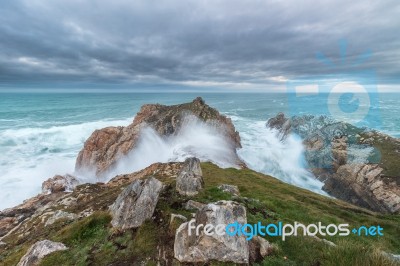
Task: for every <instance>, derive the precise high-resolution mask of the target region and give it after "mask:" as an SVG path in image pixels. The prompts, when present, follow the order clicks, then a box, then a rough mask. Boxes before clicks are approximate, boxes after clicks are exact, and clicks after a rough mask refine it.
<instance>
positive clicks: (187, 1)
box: [0, 0, 400, 91]
mask: <svg viewBox="0 0 400 266" xmlns="http://www.w3.org/2000/svg"><path fill="white" fill-rule="evenodd" d="M368 2H369V3H368ZM399 29H400V3H399V1H398V0H387V1H348V0H331V1H330V0H327V1H295V0H293V1H290V0H282V1H236V0H226V1H219V0H213V1H211V0H210V1H201V0H182V1H175V0H171V1H148V0H130V1H128V0H126V1H125V0H113V1H87V0H86V1H83V0H82V1H78V0H65V1H62V0H60V1H50V0H48V1H44V0H26V1H19V0H14V1H2V4H1V8H0V36H1V39H0V90H1V89H3V90H5V89H13V88H24V89H30V88H48V89H54V90H56V89H99V88H102V89H106V90H112V89H131V90H158V89H165V90H196V89H198V90H201V89H204V90H206V89H208V90H249V91H250V90H256V91H270V90H271V91H272V90H280V89H282V88H284V87H285V84H286V81H287V80H293V79H298V78H301V77H314V76H315V77H319V76H326V75H330V74H336V73H339V74H340V73H345V74H349V73H350V74H349V75H352V73H357V72H359V71H362V70H364V69H372V70H374V71H376V73H377V78H378V83H379V86H380V87H381V88H385V89H390V90H395V89H396V88H397V87H399V88H400V86H397V85H398V83H399V81H400V79H399V78H400V37H399V36H400V35H399ZM346 43H347V45H346ZM322 54H323V55H324V56H326V58H327V59H324V60H318V59H317V57H318V56H316V55H319V58H321V57H323V56H322ZM368 54H369V55H370V56H369V57H367V56H366V55H368ZM327 62H328V63H327Z"/></svg>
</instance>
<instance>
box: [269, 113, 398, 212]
mask: <svg viewBox="0 0 400 266" xmlns="http://www.w3.org/2000/svg"><path fill="white" fill-rule="evenodd" d="M267 126H268V127H270V128H273V129H276V130H278V131H279V133H280V134H281V136H282V137H283V139H284V138H286V136H287V135H288V134H289V133H295V134H297V135H299V136H300V137H301V138H302V140H303V144H304V147H305V159H306V161H307V163H308V167H309V168H310V170H311V171H312V172H313V174H314V175H315V176H316V178H318V179H319V180H321V181H322V182H324V183H325V184H324V186H323V190H325V191H326V192H328V193H329V194H330V195H332V196H334V197H337V198H339V199H342V200H345V201H347V202H350V203H352V204H355V205H358V206H361V207H364V208H368V209H371V210H374V211H379V212H383V213H400V178H399V176H398V172H399V171H400V169H399V168H397V163H396V161H397V158H398V156H400V141H399V140H398V139H396V138H393V137H390V136H388V135H385V134H383V133H380V132H377V131H371V130H367V129H365V128H358V127H355V126H353V125H351V124H348V123H345V122H340V121H336V120H333V119H332V118H329V117H326V116H312V115H305V116H294V117H291V118H287V117H285V116H284V114H282V113H279V114H278V115H277V116H276V117H273V118H271V119H269V120H268V122H267Z"/></svg>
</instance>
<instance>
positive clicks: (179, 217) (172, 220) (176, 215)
mask: <svg viewBox="0 0 400 266" xmlns="http://www.w3.org/2000/svg"><path fill="white" fill-rule="evenodd" d="M176 219H178V220H181V221H184V222H186V221H187V218H186V217H185V216H183V215H180V214H174V213H172V214H171V219H170V221H169V224H172V223H173V222H174V221H175V220H176Z"/></svg>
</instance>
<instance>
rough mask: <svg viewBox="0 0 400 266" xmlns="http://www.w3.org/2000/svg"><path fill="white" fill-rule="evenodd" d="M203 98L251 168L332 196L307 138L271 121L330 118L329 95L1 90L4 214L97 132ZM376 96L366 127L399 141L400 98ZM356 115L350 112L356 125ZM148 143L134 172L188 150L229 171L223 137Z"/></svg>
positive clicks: (70, 168)
mask: <svg viewBox="0 0 400 266" xmlns="http://www.w3.org/2000/svg"><path fill="white" fill-rule="evenodd" d="M197 96H201V97H202V98H203V99H204V100H205V101H206V103H207V104H209V105H210V106H212V107H215V108H217V109H218V110H219V111H220V112H221V113H223V114H225V115H227V116H228V117H230V118H231V119H232V121H233V123H234V124H235V127H236V129H237V130H238V131H239V133H240V136H241V139H242V146H243V148H242V149H241V150H239V151H238V153H239V156H240V157H241V158H242V159H243V160H244V161H245V162H246V163H247V165H248V166H249V167H250V168H252V169H254V170H256V171H260V172H263V173H266V174H270V175H272V176H274V177H276V178H279V179H281V180H283V181H284V182H287V183H290V184H293V185H296V186H299V187H303V188H306V189H309V190H312V191H315V192H317V193H321V194H324V192H323V191H322V190H321V187H322V185H323V184H322V183H321V182H319V181H317V180H315V178H314V177H313V176H312V174H311V173H310V172H309V171H308V170H307V166H306V164H305V161H304V158H303V147H302V143H301V140H300V139H299V138H298V137H296V136H291V137H290V138H289V139H288V140H287V141H285V142H284V143H282V142H281V141H280V140H279V137H278V136H277V135H276V132H274V131H272V130H270V129H267V128H266V126H265V123H266V121H267V120H268V119H269V118H271V117H273V116H275V115H276V114H277V113H278V112H284V113H286V114H324V113H325V110H328V109H329V108H327V105H329V104H328V103H327V100H326V99H327V95H320V96H318V97H317V98H315V97H314V98H313V97H311V96H310V97H307V96H304V97H301V99H300V98H299V99H297V100H293V99H291V97H288V95H286V94H283V93H282V94H267V93H266V94H255V93H254V94H241V93H223V94H214V93H179V94H178V93H114V94H111V93H31V94H29V93H1V94H0V210H1V209H4V208H8V207H12V206H15V205H16V204H19V203H21V202H22V201H23V200H25V199H27V198H29V197H31V196H34V195H36V194H38V193H39V192H40V191H41V184H42V182H43V181H44V180H46V179H48V178H50V177H52V176H54V175H55V174H65V173H71V174H74V164H75V158H76V156H77V154H78V152H79V151H80V149H81V148H82V146H83V143H84V141H85V140H86V139H87V138H88V137H89V136H90V134H91V133H92V132H93V131H94V130H96V129H100V128H103V127H107V126H126V125H128V124H130V123H131V122H132V120H133V118H134V116H135V114H136V113H137V112H138V111H139V109H140V107H141V106H142V105H143V104H146V103H160V104H167V105H170V104H179V103H184V102H188V101H192V100H193V99H194V98H195V97H197ZM373 97H374V99H378V100H377V101H371V103H374V104H373V105H371V106H369V108H371V110H375V111H374V112H372V113H373V116H371V117H368V119H366V121H363V122H364V126H369V127H372V128H378V129H379V130H381V131H383V132H385V133H388V134H390V135H392V136H395V137H399V136H400V116H399V115H398V114H399V113H400V112H399V111H400V106H399V104H398V103H399V102H400V94H380V95H374V96H373ZM293 110H295V111H293ZM294 112H295V113H294ZM352 117H353V116H352V115H350V114H349V115H348V120H349V122H351V119H352ZM377 121H378V122H379V123H377ZM145 139H147V144H146V145H147V146H146V145H145V146H144V148H143V149H142V150H141V152H142V153H141V154H140V157H141V158H145V159H142V160H141V161H140V162H139V159H138V163H136V164H135V163H133V166H131V168H130V169H129V170H139V169H140V168H142V167H144V166H146V165H148V164H150V163H152V162H157V161H161V162H165V161H169V160H183V159H184V158H185V157H187V156H190V155H192V154H190V149H188V146H192V150H196V149H198V150H199V153H202V154H200V157H201V155H204V157H206V156H207V155H209V156H211V157H212V158H213V159H214V161H215V162H216V163H218V164H220V165H222V166H224V161H223V158H222V157H223V156H219V154H218V153H219V152H221V150H219V149H217V146H218V141H219V140H218V139H217V138H215V136H213V133H212V132H210V131H207V130H201V129H199V130H198V129H196V130H195V132H191V131H189V132H187V133H186V134H182V135H181V136H179V139H175V140H174V141H172V142H168V143H164V142H163V141H164V140H163V139H157V136H152V135H151V134H150V133H149V135H148V136H146V138H145ZM160 147H161V148H160ZM155 148H157V149H158V150H157V151H156V150H155ZM160 149H161V151H160ZM163 149H164V150H163ZM188 150H189V152H188ZM124 171H126V169H125V170H124V169H121V173H123V172H124ZM79 178H80V179H82V180H84V181H89V182H90V181H93V180H91V179H90V177H84V176H80V177H79ZM85 179H86V180H85Z"/></svg>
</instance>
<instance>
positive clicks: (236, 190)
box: [218, 184, 240, 196]
mask: <svg viewBox="0 0 400 266" xmlns="http://www.w3.org/2000/svg"><path fill="white" fill-rule="evenodd" d="M218 188H219V189H220V190H222V191H224V192H227V193H229V194H231V195H232V196H240V192H239V188H238V187H237V186H234V185H228V184H222V185H220V186H218Z"/></svg>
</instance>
